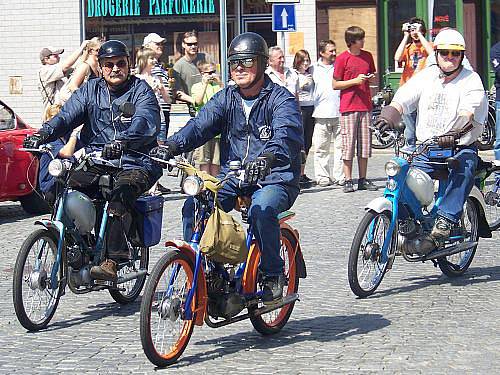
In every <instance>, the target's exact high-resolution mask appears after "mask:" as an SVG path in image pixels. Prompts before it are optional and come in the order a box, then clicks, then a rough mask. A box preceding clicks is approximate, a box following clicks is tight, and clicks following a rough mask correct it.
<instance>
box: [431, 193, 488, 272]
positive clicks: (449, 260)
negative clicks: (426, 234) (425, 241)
mask: <svg viewBox="0 0 500 375" xmlns="http://www.w3.org/2000/svg"><path fill="white" fill-rule="evenodd" d="M478 223H479V211H478V207H477V205H476V203H475V202H474V201H473V200H472V199H471V198H467V201H466V202H465V205H464V213H463V215H462V226H463V228H464V229H465V231H466V232H467V234H468V236H467V237H466V238H465V239H464V241H466V242H469V241H470V242H474V241H477V240H478V239H479V233H478V226H479V225H478ZM476 248H477V246H474V247H473V248H472V249H469V250H466V251H462V252H460V253H456V254H452V255H450V256H447V257H443V258H438V259H437V262H438V265H439V268H440V269H441V271H442V272H443V273H444V274H445V275H446V276H448V277H457V276H460V275H463V274H464V273H465V271H467V269H468V268H469V266H470V265H471V263H472V260H473V259H474V255H475V254H476Z"/></svg>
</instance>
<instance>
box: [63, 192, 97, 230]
mask: <svg viewBox="0 0 500 375" xmlns="http://www.w3.org/2000/svg"><path fill="white" fill-rule="evenodd" d="M64 214H65V215H66V216H67V217H68V218H69V219H70V220H71V221H72V222H73V223H74V225H75V227H76V229H77V230H78V232H79V233H80V234H87V233H90V232H91V231H92V229H93V228H94V225H95V218H96V209H95V206H94V203H92V200H91V199H90V198H89V197H88V196H86V195H85V194H83V193H81V192H79V191H76V190H73V191H71V192H69V193H68V195H67V197H66V202H65V204H64Z"/></svg>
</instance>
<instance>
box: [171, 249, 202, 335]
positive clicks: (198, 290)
mask: <svg viewBox="0 0 500 375" xmlns="http://www.w3.org/2000/svg"><path fill="white" fill-rule="evenodd" d="M165 247H174V248H176V249H177V250H179V252H181V253H182V254H184V255H185V256H187V257H188V258H189V260H190V261H191V263H192V264H193V267H194V265H195V264H196V254H195V252H194V250H193V248H192V247H191V246H190V245H189V244H188V243H187V242H185V241H179V240H176V241H167V242H165ZM200 271H201V272H198V280H197V281H196V298H195V299H196V302H195V303H196V306H195V309H194V311H193V313H196V319H195V321H194V324H196V325H197V326H202V325H203V322H204V321H205V313H206V311H207V300H208V294H207V281H206V279H205V272H203V270H200ZM193 272H194V270H193Z"/></svg>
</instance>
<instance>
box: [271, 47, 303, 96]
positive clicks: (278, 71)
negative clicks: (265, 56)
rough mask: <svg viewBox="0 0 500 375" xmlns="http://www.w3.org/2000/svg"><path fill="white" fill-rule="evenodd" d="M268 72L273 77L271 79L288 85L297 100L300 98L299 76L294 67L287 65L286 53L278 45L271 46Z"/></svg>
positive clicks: (281, 84)
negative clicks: (290, 67)
mask: <svg viewBox="0 0 500 375" xmlns="http://www.w3.org/2000/svg"><path fill="white" fill-rule="evenodd" d="M266 74H267V75H268V76H269V78H271V81H273V82H274V83H277V84H278V85H280V86H284V87H286V88H287V89H288V91H290V92H291V93H292V94H293V95H295V98H296V99H297V101H298V100H299V97H298V92H299V76H298V75H297V72H295V71H294V70H293V69H289V68H287V67H285V54H284V53H283V50H282V49H281V48H280V47H278V46H274V47H270V48H269V66H268V67H267V69H266Z"/></svg>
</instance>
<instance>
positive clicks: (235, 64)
mask: <svg viewBox="0 0 500 375" xmlns="http://www.w3.org/2000/svg"><path fill="white" fill-rule="evenodd" d="M253 64H255V59H253V58H249V59H242V60H233V61H230V62H229V67H230V68H231V69H232V70H234V69H236V68H237V67H238V66H240V65H241V66H242V67H243V68H251V67H252V66H253Z"/></svg>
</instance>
